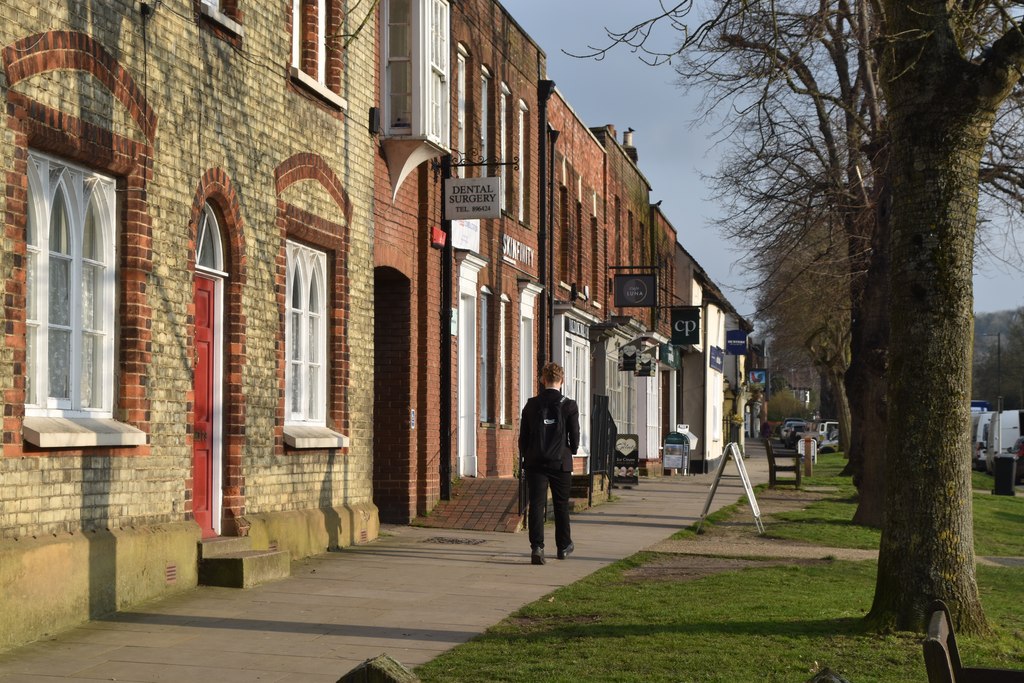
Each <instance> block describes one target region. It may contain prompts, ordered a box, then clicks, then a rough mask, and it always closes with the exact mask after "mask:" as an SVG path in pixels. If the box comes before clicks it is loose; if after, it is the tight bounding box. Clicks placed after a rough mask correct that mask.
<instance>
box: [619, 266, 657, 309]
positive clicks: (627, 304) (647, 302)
mask: <svg viewBox="0 0 1024 683" xmlns="http://www.w3.org/2000/svg"><path fill="white" fill-rule="evenodd" d="M614 287H615V307H616V308H654V307H656V306H657V305H658V298H657V293H658V286H657V280H656V278H655V275H654V274H653V273H650V274H641V275H616V276H615V279H614Z"/></svg>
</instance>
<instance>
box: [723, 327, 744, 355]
mask: <svg viewBox="0 0 1024 683" xmlns="http://www.w3.org/2000/svg"><path fill="white" fill-rule="evenodd" d="M725 352H726V353H728V354H730V355H733V356H745V355H746V354H747V333H746V332H744V331H743V330H726V331H725Z"/></svg>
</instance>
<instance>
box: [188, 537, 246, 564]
mask: <svg viewBox="0 0 1024 683" xmlns="http://www.w3.org/2000/svg"><path fill="white" fill-rule="evenodd" d="M247 550H252V539H250V538H249V537H248V536H218V537H216V538H205V539H203V540H202V541H200V542H199V559H203V558H207V557H224V556H225V555H232V554H234V553H242V552H245V551H247Z"/></svg>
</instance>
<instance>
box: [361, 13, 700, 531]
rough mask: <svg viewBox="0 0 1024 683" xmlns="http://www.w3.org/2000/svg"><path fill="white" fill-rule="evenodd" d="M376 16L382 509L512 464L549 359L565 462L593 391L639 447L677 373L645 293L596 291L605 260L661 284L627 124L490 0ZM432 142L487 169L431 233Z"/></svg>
mask: <svg viewBox="0 0 1024 683" xmlns="http://www.w3.org/2000/svg"><path fill="white" fill-rule="evenodd" d="M378 24H379V26H380V27H381V30H380V32H379V35H378V52H379V55H380V63H381V73H380V77H379V79H378V87H377V102H378V104H379V107H380V108H379V120H380V136H379V148H378V152H379V153H378V157H377V168H376V186H375V192H376V194H375V199H376V201H375V211H374V226H375V242H374V265H375V292H376V297H375V307H376V309H377V313H378V317H377V321H378V322H377V346H376V352H375V365H374V377H375V384H376V391H375V395H376V413H375V431H374V438H375V441H374V500H375V501H376V503H377V505H378V506H379V507H380V509H381V517H382V519H386V520H388V521H394V522H406V521H408V520H410V519H412V518H413V517H415V516H417V515H422V514H424V513H426V512H429V511H430V510H431V509H432V508H433V506H434V505H435V504H436V503H437V501H438V500H439V499H441V498H443V497H445V496H446V490H445V489H446V487H447V486H448V484H449V483H450V482H451V481H452V480H454V479H458V478H460V477H511V476H512V475H513V474H514V473H515V471H516V467H517V463H516V460H517V455H518V454H517V446H516V434H517V431H518V416H519V412H520V409H521V407H522V405H523V404H524V403H525V401H526V399H527V398H529V397H530V396H531V395H533V394H534V393H535V392H536V389H537V385H536V381H537V380H536V376H537V371H538V368H539V365H540V364H541V363H543V362H544V361H546V360H549V359H550V360H554V361H556V362H559V363H561V364H562V365H563V366H564V367H565V369H566V373H567V376H566V383H565V391H566V393H567V395H569V396H571V397H573V398H575V399H576V400H577V402H578V403H579V404H580V409H581V418H582V419H581V426H582V431H583V438H582V448H581V452H580V453H579V458H578V460H577V464H576V469H577V471H578V472H585V471H587V470H588V468H589V467H590V465H591V463H590V459H589V457H588V456H589V455H590V450H589V449H590V427H591V425H590V418H591V409H590V406H591V396H592V395H593V394H595V393H598V394H604V395H609V396H610V398H611V401H610V404H611V409H612V416H613V418H614V419H615V420H616V422H617V423H618V424H619V430H620V431H629V432H632V431H636V432H637V433H638V434H639V435H640V437H641V443H642V446H643V449H644V453H645V457H646V458H650V459H652V460H653V459H657V458H658V454H659V447H660V445H661V435H662V433H663V432H664V425H665V424H668V423H671V422H672V421H673V420H672V418H670V415H669V412H670V409H674V408H675V407H676V406H675V404H674V403H672V402H671V401H669V400H667V399H663V398H662V394H663V393H666V392H668V388H669V387H673V386H675V384H676V383H678V382H679V381H680V380H679V378H678V377H677V376H676V375H675V372H676V369H677V366H678V363H677V362H676V360H675V357H676V356H675V354H674V352H669V353H665V354H663V353H662V352H663V350H665V346H666V345H667V342H668V320H667V316H666V315H665V314H664V311H659V309H658V308H625V309H621V310H618V309H615V308H614V306H613V297H612V292H613V289H612V284H613V281H612V276H613V275H614V274H616V273H630V272H642V273H644V274H650V275H653V276H654V280H653V281H654V282H655V283H656V284H655V286H656V287H657V288H659V291H660V296H661V297H662V300H663V303H664V304H665V305H668V304H670V303H671V296H670V291H671V287H672V283H673V269H674V264H675V260H674V249H673V245H674V243H675V231H674V229H673V228H672V227H671V225H670V224H668V222H667V221H665V220H656V216H657V215H658V213H657V211H656V207H654V206H652V205H651V203H650V199H649V193H650V185H649V183H648V181H647V180H646V179H645V178H644V177H643V174H642V173H641V172H640V170H639V167H638V166H637V163H636V162H637V154H636V150H635V149H634V148H632V146H631V141H629V140H628V139H625V140H623V142H622V143H620V142H619V141H618V140H617V139H616V133H615V131H614V129H613V128H611V127H610V126H607V127H604V128H596V129H591V128H589V127H588V126H587V125H586V124H585V123H583V122H582V121H581V120H580V119H579V117H578V116H577V115H576V113H575V112H574V111H573V110H572V108H571V105H570V104H569V103H567V102H566V101H565V100H564V98H563V97H562V96H561V94H560V93H559V92H558V91H557V89H556V88H555V84H554V83H553V82H552V81H551V80H548V79H547V74H546V67H545V64H546V62H545V56H544V53H543V51H542V50H541V48H540V47H539V46H537V45H536V44H535V43H533V41H532V40H531V39H530V38H529V36H528V35H526V34H525V33H524V32H523V31H522V29H521V28H520V27H519V25H518V24H517V23H516V22H515V20H514V19H513V18H512V17H511V16H510V15H509V14H508V13H507V12H506V11H505V10H504V9H503V8H502V7H501V5H500V4H498V3H496V2H493V1H492V0H470V1H467V2H459V3H454V4H451V5H450V6H449V4H448V3H447V2H445V1H444V0H387V1H385V2H382V3H381V10H380V18H379V21H378ZM446 27H447V29H448V30H446ZM409 36H413V37H414V38H415V39H413V40H409ZM449 153H450V154H451V159H452V160H453V162H454V163H453V166H452V168H451V170H450V174H451V175H453V176H456V177H466V178H477V177H499V178H500V179H501V180H502V183H503V195H502V198H501V207H500V213H499V215H498V217H496V218H483V219H475V220H469V221H455V222H453V224H452V225H451V228H450V237H449V238H448V242H447V243H446V244H445V248H442V249H438V248H435V247H437V246H439V244H438V242H439V241H443V240H439V238H440V237H443V235H444V230H443V228H444V227H445V225H446V224H445V216H444V215H443V213H442V206H441V205H442V201H443V199H442V187H443V182H444V178H445V176H446V174H448V173H449V170H448V167H447V166H446V165H445V163H442V162H443V161H444V160H445V158H446V155H448V154H449ZM450 249H452V250H453V251H454V253H451V252H450V251H449V250H450ZM449 264H450V265H449ZM449 311H450V312H451V313H450V315H449ZM624 348H629V349H631V350H633V351H638V352H641V353H644V354H653V356H654V358H655V359H656V360H655V365H657V366H659V367H660V368H661V369H662V370H663V371H664V372H665V373H666V374H664V375H656V376H655V377H634V376H633V375H632V374H631V373H623V372H620V370H619V364H620V355H621V353H623V349H624ZM662 361H663V362H662ZM668 393H671V392H668Z"/></svg>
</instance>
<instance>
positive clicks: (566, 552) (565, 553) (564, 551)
mask: <svg viewBox="0 0 1024 683" xmlns="http://www.w3.org/2000/svg"><path fill="white" fill-rule="evenodd" d="M573 550H576V546H575V545H573V544H572V543H570V544H569V545H567V546H565V547H564V548H559V549H558V559H560V560H564V559H565V558H567V557H569V556H570V555H572V551H573Z"/></svg>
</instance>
